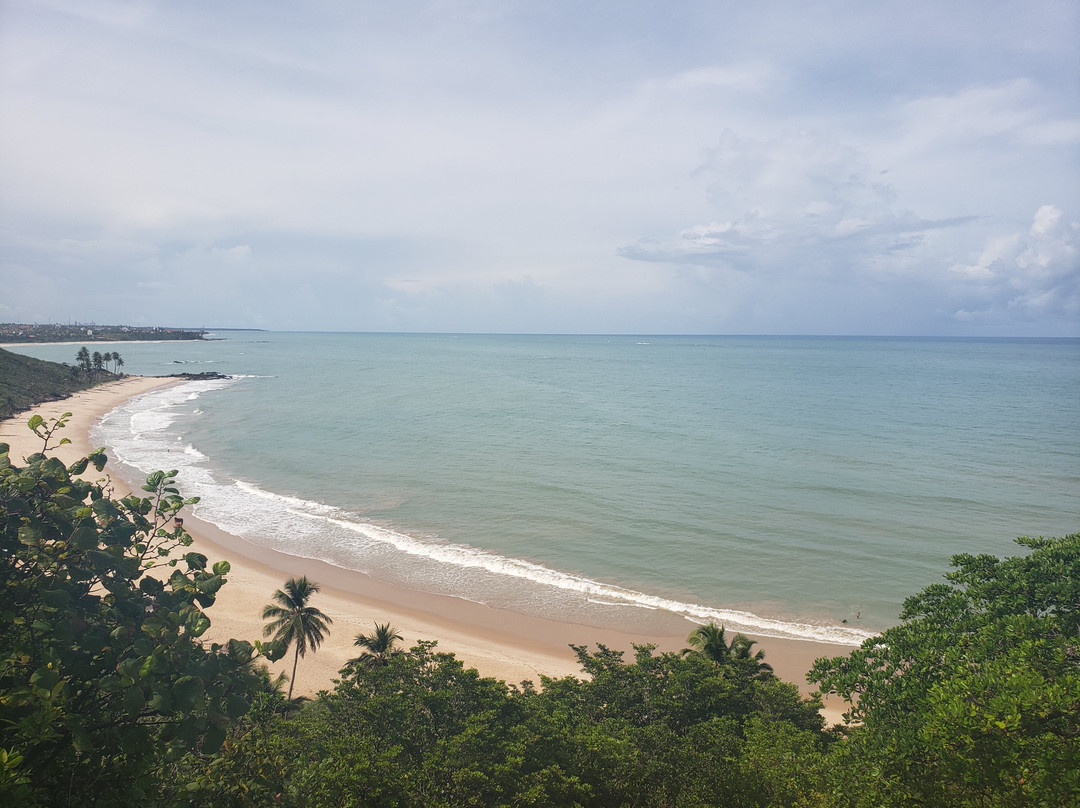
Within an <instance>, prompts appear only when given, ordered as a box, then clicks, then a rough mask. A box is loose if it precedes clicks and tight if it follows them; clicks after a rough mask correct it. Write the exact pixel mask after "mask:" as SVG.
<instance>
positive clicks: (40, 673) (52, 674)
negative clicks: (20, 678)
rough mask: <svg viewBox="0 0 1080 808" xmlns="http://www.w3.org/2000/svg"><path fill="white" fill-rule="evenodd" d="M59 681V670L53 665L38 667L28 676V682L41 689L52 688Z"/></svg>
mask: <svg viewBox="0 0 1080 808" xmlns="http://www.w3.org/2000/svg"><path fill="white" fill-rule="evenodd" d="M59 681H60V672H59V671H58V670H56V669H55V668H53V667H51V666H50V667H45V668H38V669H37V670H36V671H34V673H33V675H32V676H31V677H30V684H32V685H34V686H35V687H40V688H42V689H43V690H52V689H53V688H54V687H55V686H56V683H57V682H59Z"/></svg>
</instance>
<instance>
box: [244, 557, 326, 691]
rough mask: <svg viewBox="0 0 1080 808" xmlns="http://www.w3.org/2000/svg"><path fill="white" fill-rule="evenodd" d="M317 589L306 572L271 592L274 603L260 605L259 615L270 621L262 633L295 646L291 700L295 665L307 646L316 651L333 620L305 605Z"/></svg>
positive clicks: (316, 585)
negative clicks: (283, 587)
mask: <svg viewBox="0 0 1080 808" xmlns="http://www.w3.org/2000/svg"><path fill="white" fill-rule="evenodd" d="M318 591H319V585H318V584H315V583H312V582H311V581H309V580H308V579H307V576H306V575H305V576H304V577H303V578H290V579H289V580H288V581H286V582H285V590H284V591H282V590H280V589H279V590H278V591H277V592H275V593H274V601H275V602H274V603H270V604H267V605H266V606H264V607H263V610H262V618H263V620H269V621H270V622H269V623H267V624H266V626H265V627H264V628H263V634H264V635H266V636H267V637H269V636H270V635H271V634H273V635H274V640H275V641H280V642H283V643H285V647H286V648H288V647H289V646H290V645H291V646H293V648H294V649H295V651H294V655H293V669H292V676H291V677H290V678H289V696H288V699H289V701H292V691H293V684H294V683H295V682H296V664H297V663H298V662H299V661H300V657H302V656H304V655H305V654H306V653H307V651H308V649H309V648H310V649H311V650H312V651H315V650H317V649H318V647H319V643H321V642H322V641H323V638H325V637H326V635H327V634H328V633H329V632H330V629H329V628H328V626H329V624H330V623H333V622H334V621H333V620H331V619H330V618H329V617H328V616H326V615H325V614H323V613H322V612H320V611H319V610H318V609H316V608H315V607H314V606H308V599H309V598H311V596H312V595H314V594H315V593H316V592H318Z"/></svg>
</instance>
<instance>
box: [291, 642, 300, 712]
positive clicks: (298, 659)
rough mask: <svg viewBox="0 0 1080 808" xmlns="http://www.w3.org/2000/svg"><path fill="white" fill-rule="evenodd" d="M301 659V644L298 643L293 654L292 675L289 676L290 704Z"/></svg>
mask: <svg viewBox="0 0 1080 808" xmlns="http://www.w3.org/2000/svg"><path fill="white" fill-rule="evenodd" d="M299 661H300V644H299V643H297V645H296V653H294V654H293V661H292V676H291V677H289V704H292V689H293V685H294V684H296V663H297V662H299Z"/></svg>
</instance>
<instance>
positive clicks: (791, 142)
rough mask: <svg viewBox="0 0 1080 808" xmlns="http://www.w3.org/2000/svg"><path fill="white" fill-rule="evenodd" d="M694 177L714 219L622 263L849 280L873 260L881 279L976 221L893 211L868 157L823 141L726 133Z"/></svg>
mask: <svg viewBox="0 0 1080 808" xmlns="http://www.w3.org/2000/svg"><path fill="white" fill-rule="evenodd" d="M696 174H697V176H698V178H699V179H703V180H704V181H705V182H706V184H707V187H706V193H707V196H708V199H709V202H710V203H711V207H712V208H713V211H714V213H715V214H716V216H717V218H715V219H714V220H713V221H711V222H709V223H707V224H697V225H693V226H691V227H688V228H685V229H683V230H681V231H680V232H679V233H678V234H677V235H676V236H674V237H669V238H667V239H657V240H642V241H639V242H637V243H636V244H632V245H627V246H624V247H622V248H620V249H619V254H620V255H622V256H623V257H626V258H631V259H636V260H644V261H663V262H671V263H679V264H699V265H706V266H710V265H713V266H722V267H725V268H730V269H735V270H740V271H745V272H772V273H783V274H791V273H794V272H826V273H827V274H830V275H836V274H844V273H846V272H848V271H851V270H856V269H859V268H862V267H865V266H867V265H868V263H869V262H874V264H875V269H876V271H878V272H880V271H881V270H882V269H883V265H882V262H883V261H884V260H886V259H888V257H889V256H890V255H894V254H896V253H899V252H901V251H906V250H909V249H911V248H912V247H914V246H916V245H917V244H919V243H921V242H922V240H923V238H924V237H925V235H926V234H928V233H930V232H932V231H936V230H943V229H947V228H955V227H960V226H962V225H965V224H968V223H969V222H971V221H973V220H974V219H975V218H976V217H974V216H957V217H951V218H946V219H925V218H922V217H919V216H917V215H916V214H914V213H912V212H911V211H907V210H903V209H902V208H899V207H897V205H896V201H897V200H896V196H897V195H896V192H895V190H894V189H893V188H892V187H891V186H890V185H888V184H886V183H883V182H881V181H880V174H879V173H878V172H876V171H874V170H873V169H872V168H871V167H870V165H869V161H868V160H867V158H866V156H865V155H864V154H863V153H862V152H860V151H859V150H858V149H856V148H854V147H852V146H848V145H845V144H843V143H841V142H840V141H839V140H838V139H836V138H834V137H830V136H827V135H822V134H818V133H809V132H802V133H798V134H794V135H791V136H789V137H786V138H778V139H772V140H767V141H762V140H751V139H747V138H743V137H740V136H738V135H736V134H735V133H733V132H730V131H729V132H725V133H724V135H723V136H722V137H721V138H720V141H719V143H718V145H717V146H716V147H715V148H713V149H712V150H711V151H710V153H709V155H708V159H707V160H706V161H705V163H704V164H703V165H702V166H701V167H700V168H699V169H698V170H697V172H696Z"/></svg>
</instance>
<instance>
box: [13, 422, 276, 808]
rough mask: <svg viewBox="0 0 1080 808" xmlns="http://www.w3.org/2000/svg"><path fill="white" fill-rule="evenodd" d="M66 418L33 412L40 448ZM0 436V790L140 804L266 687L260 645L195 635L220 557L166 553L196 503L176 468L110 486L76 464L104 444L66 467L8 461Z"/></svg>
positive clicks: (176, 543) (99, 463)
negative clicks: (129, 485)
mask: <svg viewBox="0 0 1080 808" xmlns="http://www.w3.org/2000/svg"><path fill="white" fill-rule="evenodd" d="M67 417H68V416H67V415H65V416H63V417H61V418H58V419H55V420H54V421H53V422H52V423H48V424H47V423H45V422H44V421H42V419H41V418H40V417H39V416H34V417H33V418H31V419H30V422H29V425H30V427H31V428H32V429H34V431H35V432H36V433H37V434H38V435H39V437H41V438H42V439H43V443H44V445H45V446H47V445H48V443H49V442H50V440H51V439H52V438H53V437H54V433H55V431H56V429H58V428H59V427H61V426H63V424H64V422H65V421H66V418H67ZM7 450H8V447H7V445H6V444H0V557H2V562H3V563H2V565H0V749H3V750H4V751H5V754H6V757H5V758H4V760H3V765H4V768H3V770H2V771H0V803H2V804H9V805H10V804H12V803H21V804H24V805H35V804H40V805H58V806H60V805H121V804H134V803H137V802H140V801H142V800H143V799H144V796H145V795H148V794H151V793H153V792H154V791H155V790H156V789H157V788H158V783H159V782H160V777H161V772H162V769H163V767H165V766H167V765H168V764H169V763H170V762H173V761H177V760H179V759H181V758H182V757H183V756H184V755H185V754H188V753H198V754H204V755H208V754H212V753H213V752H215V751H216V750H217V749H218V748H219V747H220V746H221V744H222V742H223V741H224V740H225V738H226V735H227V732H228V729H229V727H230V725H231V724H232V723H233V722H234V721H236V720H237V719H240V718H242V717H243V716H245V715H246V714H247V712H248V710H249V707H250V704H251V699H252V696H253V694H254V693H255V692H256V691H257V690H258V689H259V688H260V687H261V684H262V680H261V677H260V676H259V674H258V672H257V671H255V670H254V669H253V667H252V663H253V661H254V660H255V659H256V658H257V657H258V656H259V654H260V649H259V648H258V647H257V646H255V645H252V644H251V643H248V642H243V641H236V640H232V641H230V642H229V643H228V644H227V645H225V646H221V645H216V644H215V645H212V646H210V647H209V648H207V647H204V645H203V644H202V643H201V642H200V640H199V637H200V636H201V635H202V634H203V633H204V632H205V631H206V629H207V628H208V627H209V625H210V620H209V618H208V617H207V616H206V613H205V609H207V608H208V607H209V606H211V605H212V604H213V602H214V599H215V595H216V592H217V591H218V590H219V589H220V588H221V586H222V585H223V584H224V583H225V575H226V574H227V573H228V571H229V565H228V563H227V562H224V561H222V562H218V563H217V564H214V565H213V566H212V567H209V568H208V562H207V559H206V558H205V556H202V555H199V554H198V553H192V552H187V553H182V554H180V555H176V553H177V552H179V551H182V549H183V548H184V547H186V546H187V545H189V544H190V543H191V539H190V537H189V536H188V535H187V534H186V533H185V532H184V531H183V530H182V529H181V528H176V527H170V524H171V523H172V520H174V519H175V517H176V514H177V513H179V511H180V510H181V509H182V508H183V507H184V506H186V505H189V504H191V503H192V502H194V500H185V499H183V498H182V497H181V496H180V494H179V492H178V491H177V490H176V488H175V487H174V485H173V477H174V476H175V474H176V472H170V473H164V472H156V473H155V474H152V475H150V477H149V478H148V479H147V481H146V485H144V486H143V489H142V490H143V492H144V494H145V496H135V495H132V496H129V497H125V498H124V499H121V500H114V499H112V498H110V497H109V496H107V490H106V488H105V487H103V483H101V482H87V481H85V480H82V479H79V478H77V477H76V475H80V474H83V473H84V472H86V471H87V469H88V468H91V467H92V468H94V469H96V470H97V471H98V472H100V471H101V470H102V468H103V467H104V465H105V460H106V459H105V456H104V454H102V453H101V452H100V451H97V452H94V453H92V454H91V455H90V456H89V457H86V458H83V459H82V460H79V461H78V462H76V463H74V464H73V465H72V466H69V467H66V468H65V467H64V465H63V464H62V463H60V461H59V460H57V459H55V458H51V457H47V456H46V455H45V454H43V453H38V454H34V455H31V456H30V457H29V458H27V465H26V467H25V468H17V467H15V466H13V465H11V463H10V458H9V457H8V451H7ZM166 573H167V574H166ZM270 650H271V651H273V652H274V653H278V652H279V649H274V648H271V649H270ZM88 795H89V797H88Z"/></svg>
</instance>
